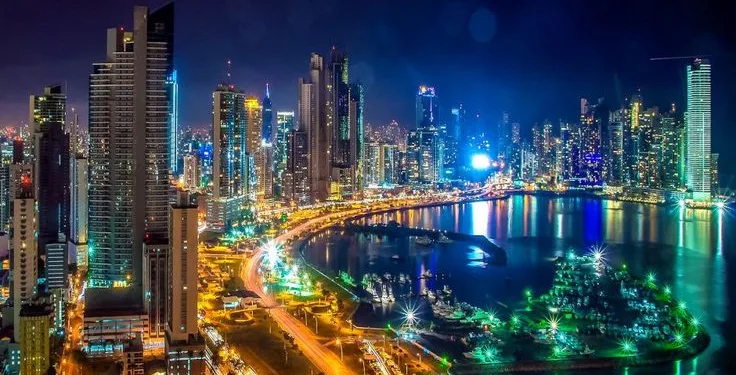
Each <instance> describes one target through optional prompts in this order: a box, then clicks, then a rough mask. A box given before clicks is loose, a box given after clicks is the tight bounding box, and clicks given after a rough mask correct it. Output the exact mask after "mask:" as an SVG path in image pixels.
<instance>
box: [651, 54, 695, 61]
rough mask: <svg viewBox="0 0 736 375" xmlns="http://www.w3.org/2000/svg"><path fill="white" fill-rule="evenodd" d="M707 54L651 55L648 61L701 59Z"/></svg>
mask: <svg viewBox="0 0 736 375" xmlns="http://www.w3.org/2000/svg"><path fill="white" fill-rule="evenodd" d="M708 56H709V55H700V56H667V57H652V58H650V59H649V61H662V60H685V59H688V60H691V59H701V58H704V57H708Z"/></svg>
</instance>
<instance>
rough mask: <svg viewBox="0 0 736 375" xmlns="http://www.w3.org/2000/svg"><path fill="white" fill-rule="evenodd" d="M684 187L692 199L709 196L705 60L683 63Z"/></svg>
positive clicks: (708, 88) (708, 84)
mask: <svg viewBox="0 0 736 375" xmlns="http://www.w3.org/2000/svg"><path fill="white" fill-rule="evenodd" d="M686 73H687V123H686V127H685V134H686V137H687V157H686V158H685V160H687V169H686V170H687V172H686V173H687V187H688V189H690V190H691V191H692V193H693V199H694V200H696V201H708V200H710V199H711V160H710V159H711V147H710V130H711V98H710V95H711V78H710V75H711V68H710V62H709V61H708V60H705V59H695V61H694V62H693V64H692V65H688V66H687V70H686Z"/></svg>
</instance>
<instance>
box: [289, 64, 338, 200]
mask: <svg viewBox="0 0 736 375" xmlns="http://www.w3.org/2000/svg"><path fill="white" fill-rule="evenodd" d="M326 74H327V69H325V65H324V59H323V58H322V56H320V55H318V54H316V53H312V55H311V57H310V60H309V77H307V78H300V79H299V101H298V103H297V126H298V129H299V130H300V131H303V132H305V133H306V134H307V137H308V140H309V147H308V152H309V157H308V159H309V168H308V172H309V185H310V194H311V197H310V198H311V199H312V200H317V201H324V200H326V199H327V198H328V196H329V187H330V186H329V184H330V169H331V157H330V155H331V150H332V126H333V123H334V120H333V118H332V113H331V111H330V108H327V100H328V99H327V82H326ZM328 112H329V113H330V114H329V115H328Z"/></svg>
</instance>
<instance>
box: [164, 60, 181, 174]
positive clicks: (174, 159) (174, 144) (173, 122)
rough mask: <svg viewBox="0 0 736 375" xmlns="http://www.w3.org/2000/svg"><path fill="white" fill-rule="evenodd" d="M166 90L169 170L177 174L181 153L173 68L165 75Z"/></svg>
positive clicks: (176, 85) (176, 75)
mask: <svg viewBox="0 0 736 375" xmlns="http://www.w3.org/2000/svg"><path fill="white" fill-rule="evenodd" d="M166 90H167V91H168V96H169V98H170V101H169V144H168V147H169V170H170V171H171V172H172V173H173V174H178V173H179V171H180V170H181V167H180V165H181V163H182V160H180V159H181V155H180V153H179V143H178V139H179V138H178V133H179V76H178V74H177V72H176V70H174V71H173V72H171V74H169V76H168V77H166Z"/></svg>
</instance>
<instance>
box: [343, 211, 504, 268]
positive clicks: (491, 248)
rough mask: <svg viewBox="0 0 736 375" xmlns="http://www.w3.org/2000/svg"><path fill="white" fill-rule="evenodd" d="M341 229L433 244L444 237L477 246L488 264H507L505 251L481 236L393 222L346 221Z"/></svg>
mask: <svg viewBox="0 0 736 375" xmlns="http://www.w3.org/2000/svg"><path fill="white" fill-rule="evenodd" d="M341 229H343V230H345V231H346V232H348V233H350V232H352V233H371V234H377V235H382V236H387V237H409V236H415V237H428V238H429V239H431V240H432V241H433V242H434V243H437V240H439V238H440V237H441V236H445V237H447V238H448V239H450V240H452V241H457V242H464V243H469V244H473V245H475V246H478V247H479V248H480V249H481V250H483V251H484V252H486V253H487V254H489V255H490V262H489V263H490V264H493V265H497V266H503V265H506V262H507V258H506V250H504V249H503V248H502V247H500V246H498V245H496V244H495V243H493V241H491V240H490V239H489V238H488V237H486V236H481V235H473V234H466V233H458V232H450V231H443V230H437V229H427V228H413V227H405V226H403V225H400V224H399V223H397V222H395V221H390V222H388V223H387V224H359V223H356V222H355V221H352V220H350V221H346V222H345V223H344V224H343V226H342V228H341Z"/></svg>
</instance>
